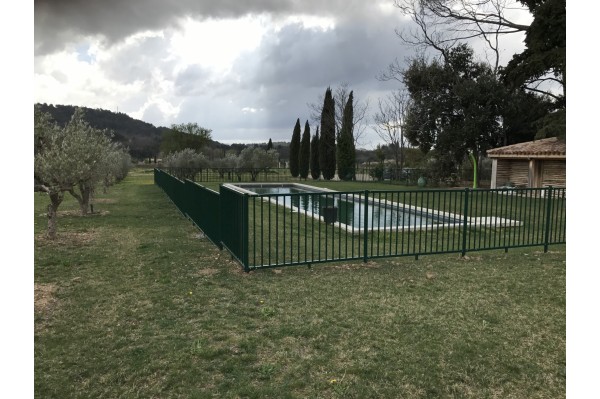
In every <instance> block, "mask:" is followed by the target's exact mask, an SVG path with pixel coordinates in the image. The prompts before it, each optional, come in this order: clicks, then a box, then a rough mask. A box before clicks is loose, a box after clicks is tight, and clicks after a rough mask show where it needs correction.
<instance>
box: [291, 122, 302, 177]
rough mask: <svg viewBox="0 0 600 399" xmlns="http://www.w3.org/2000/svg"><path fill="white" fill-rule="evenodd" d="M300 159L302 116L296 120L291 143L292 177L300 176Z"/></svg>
mask: <svg viewBox="0 0 600 399" xmlns="http://www.w3.org/2000/svg"><path fill="white" fill-rule="evenodd" d="M299 159H300V118H298V119H297V120H296V126H294V132H293V133H292V142H291V143H290V173H291V174H292V177H298V174H299V172H300V169H299V165H298V160H299Z"/></svg>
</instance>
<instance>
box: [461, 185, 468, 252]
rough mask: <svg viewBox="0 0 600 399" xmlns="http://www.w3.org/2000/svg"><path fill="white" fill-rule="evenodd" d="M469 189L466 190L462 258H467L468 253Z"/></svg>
mask: <svg viewBox="0 0 600 399" xmlns="http://www.w3.org/2000/svg"><path fill="white" fill-rule="evenodd" d="M469 191H470V190H469V189H468V188H465V207H464V209H463V237H462V251H461V253H460V255H461V256H465V255H466V253H467V223H468V222H467V221H468V219H469V218H468V215H467V214H468V212H469Z"/></svg>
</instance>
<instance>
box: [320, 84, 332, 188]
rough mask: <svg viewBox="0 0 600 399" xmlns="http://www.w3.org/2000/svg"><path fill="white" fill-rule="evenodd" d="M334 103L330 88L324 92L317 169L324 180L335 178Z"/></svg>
mask: <svg viewBox="0 0 600 399" xmlns="http://www.w3.org/2000/svg"><path fill="white" fill-rule="evenodd" d="M335 163H336V162H335V101H334V100H333V96H332V95H331V88H330V87H328V88H327V90H326V91H325V99H324V100H323V111H322V112H321V139H320V140H319V167H320V168H321V172H322V173H323V178H324V179H325V180H331V179H332V178H333V177H334V176H335Z"/></svg>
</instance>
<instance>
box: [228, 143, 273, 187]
mask: <svg viewBox="0 0 600 399" xmlns="http://www.w3.org/2000/svg"><path fill="white" fill-rule="evenodd" d="M278 158H279V154H278V153H277V151H275V150H268V151H265V150H264V149H262V148H260V147H246V148H244V149H243V150H242V152H241V153H240V155H239V156H238V163H237V170H238V172H239V173H243V172H248V173H250V179H251V180H252V181H256V177H257V176H258V174H259V173H260V172H262V171H266V170H268V169H269V168H272V167H273V166H275V165H277V160H278Z"/></svg>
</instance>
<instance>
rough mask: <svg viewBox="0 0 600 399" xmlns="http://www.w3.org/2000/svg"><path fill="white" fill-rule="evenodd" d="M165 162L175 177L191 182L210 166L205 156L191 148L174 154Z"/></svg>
mask: <svg viewBox="0 0 600 399" xmlns="http://www.w3.org/2000/svg"><path fill="white" fill-rule="evenodd" d="M163 162H164V164H165V167H166V168H167V169H168V170H169V171H170V172H171V174H172V175H173V176H175V177H177V178H179V179H191V180H193V179H194V176H195V175H196V173H199V172H202V170H203V169H205V168H207V167H208V165H209V162H208V159H207V158H206V157H205V156H204V154H202V153H201V152H197V151H196V150H193V149H191V148H186V149H184V150H181V151H176V152H173V153H171V154H169V155H168V156H167V157H166V158H165V159H164V160H163Z"/></svg>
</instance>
